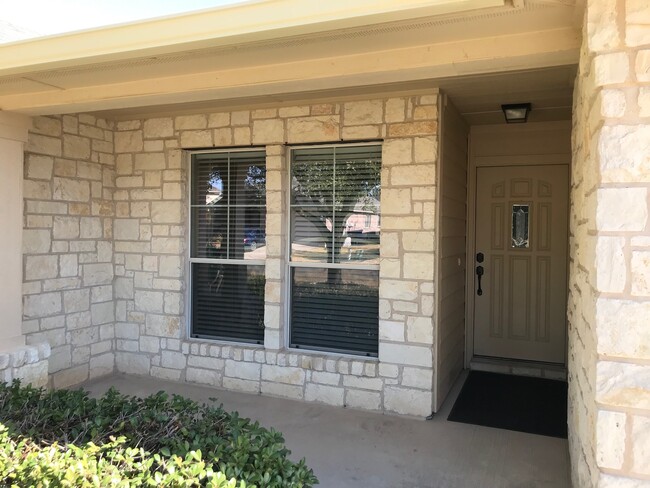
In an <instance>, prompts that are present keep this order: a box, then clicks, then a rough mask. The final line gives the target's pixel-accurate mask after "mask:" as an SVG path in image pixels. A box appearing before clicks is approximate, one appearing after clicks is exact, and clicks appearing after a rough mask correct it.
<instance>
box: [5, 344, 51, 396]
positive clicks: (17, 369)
mask: <svg viewBox="0 0 650 488" xmlns="http://www.w3.org/2000/svg"><path fill="white" fill-rule="evenodd" d="M50 353H51V349H50V346H49V344H47V343H42V344H39V345H38V346H23V347H18V348H14V349H13V350H12V351H11V352H2V353H0V383H11V382H12V381H13V380H20V381H21V383H22V384H31V385H32V386H36V387H39V386H47V385H48V383H49V368H48V358H49V357H50Z"/></svg>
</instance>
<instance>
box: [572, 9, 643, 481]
mask: <svg viewBox="0 0 650 488" xmlns="http://www.w3.org/2000/svg"><path fill="white" fill-rule="evenodd" d="M584 33H585V36H584V40H583V48H582V53H581V59H580V68H579V75H578V79H577V83H576V88H575V96H574V100H575V106H574V131H573V151H574V158H573V173H572V190H571V202H572V203H571V244H570V246H571V247H570V249H571V263H570V269H571V273H570V286H569V289H570V297H569V322H570V328H569V443H570V454H571V462H572V467H573V484H574V486H576V487H589V486H600V487H614V486H616V487H618V486H630V487H632V486H647V485H648V484H650V348H649V347H648V345H649V344H650V327H649V325H648V319H649V317H650V279H649V278H650V258H649V256H650V227H649V226H648V190H649V187H650V74H649V73H650V8H649V6H648V2H647V1H645V0H621V1H617V0H590V1H588V2H586V26H585V29H584Z"/></svg>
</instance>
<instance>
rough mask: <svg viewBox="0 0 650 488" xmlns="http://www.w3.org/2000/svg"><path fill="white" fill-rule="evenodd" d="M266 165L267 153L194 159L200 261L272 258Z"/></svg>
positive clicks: (195, 251)
mask: <svg viewBox="0 0 650 488" xmlns="http://www.w3.org/2000/svg"><path fill="white" fill-rule="evenodd" d="M265 205H266V166H265V154H264V153H263V152H259V151H256V152H252V151H245V152H238V153H207V154H195V155H193V156H192V209H191V219H192V236H191V237H192V239H191V243H192V245H191V253H192V254H191V255H192V257H194V258H214V259H251V260H263V259H265V258H266V208H265Z"/></svg>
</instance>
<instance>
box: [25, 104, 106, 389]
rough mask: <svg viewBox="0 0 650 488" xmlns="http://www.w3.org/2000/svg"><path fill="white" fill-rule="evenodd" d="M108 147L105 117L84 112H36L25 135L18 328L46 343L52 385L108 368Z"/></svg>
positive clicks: (102, 372) (31, 340)
mask: <svg viewBox="0 0 650 488" xmlns="http://www.w3.org/2000/svg"><path fill="white" fill-rule="evenodd" d="M113 152H114V151H113V127H112V124H111V123H110V122H107V121H105V120H101V119H96V118H95V117H92V116H89V115H79V116H76V115H74V116H71V115H64V116H57V117H38V118H35V119H34V123H33V128H32V130H31V131H30V134H29V140H28V144H27V148H26V154H25V179H24V182H23V184H24V188H23V195H24V200H25V208H24V219H25V220H24V229H23V253H24V259H23V263H24V269H23V281H24V284H23V333H24V334H25V336H26V342H27V344H34V345H35V344H41V343H47V344H49V345H50V347H51V353H52V354H51V356H50V358H49V373H50V377H51V380H52V383H51V384H52V386H54V387H65V386H69V385H73V384H77V383H80V382H82V381H84V380H86V379H88V378H93V377H96V376H101V375H105V374H110V373H111V372H113V370H114V362H115V361H114V352H113V349H114V341H113V338H114V315H115V306H114V301H113V244H112V227H113V180H114V175H113V173H114V160H115V157H114V154H113ZM27 356H28V357H31V355H30V354H28V355H27Z"/></svg>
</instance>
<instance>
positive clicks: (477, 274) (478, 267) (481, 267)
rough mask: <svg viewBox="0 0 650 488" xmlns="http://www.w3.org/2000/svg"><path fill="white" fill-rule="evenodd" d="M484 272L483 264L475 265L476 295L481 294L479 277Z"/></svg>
mask: <svg viewBox="0 0 650 488" xmlns="http://www.w3.org/2000/svg"><path fill="white" fill-rule="evenodd" d="M484 273H485V270H484V269H483V266H477V267H476V276H478V290H476V294H477V295H478V296H481V295H483V290H482V289H481V277H482V276H483V274H484Z"/></svg>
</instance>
